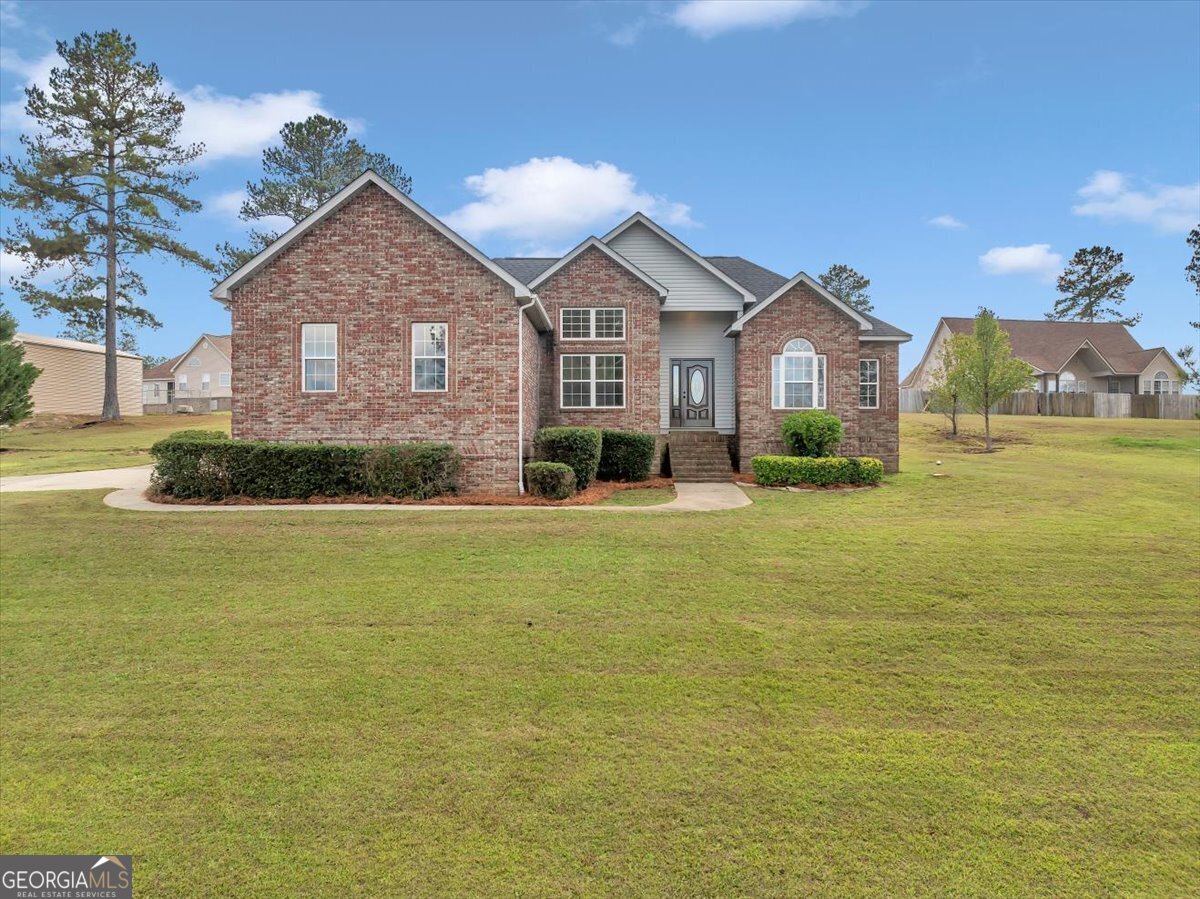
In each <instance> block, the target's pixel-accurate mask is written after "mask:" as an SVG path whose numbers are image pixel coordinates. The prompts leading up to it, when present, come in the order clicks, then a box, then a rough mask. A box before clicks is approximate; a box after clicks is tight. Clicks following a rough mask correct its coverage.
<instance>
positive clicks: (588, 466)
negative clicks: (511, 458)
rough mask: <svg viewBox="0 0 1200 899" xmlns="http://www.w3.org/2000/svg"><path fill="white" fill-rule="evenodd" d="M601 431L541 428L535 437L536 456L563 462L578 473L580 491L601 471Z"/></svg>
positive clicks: (542, 459) (576, 481) (534, 451)
mask: <svg viewBox="0 0 1200 899" xmlns="http://www.w3.org/2000/svg"><path fill="white" fill-rule="evenodd" d="M600 445H601V437H600V429H599V428H542V429H541V430H540V431H538V432H537V434H536V435H535V436H534V438H533V454H534V456H535V457H536V458H537V461H539V462H562V463H564V464H566V465H570V466H571V470H572V471H574V472H575V486H576V488H578V489H579V490H585V489H587V486H588V485H589V484H590V483H592V481H594V480H595V479H596V472H597V471H598V470H599V469H600Z"/></svg>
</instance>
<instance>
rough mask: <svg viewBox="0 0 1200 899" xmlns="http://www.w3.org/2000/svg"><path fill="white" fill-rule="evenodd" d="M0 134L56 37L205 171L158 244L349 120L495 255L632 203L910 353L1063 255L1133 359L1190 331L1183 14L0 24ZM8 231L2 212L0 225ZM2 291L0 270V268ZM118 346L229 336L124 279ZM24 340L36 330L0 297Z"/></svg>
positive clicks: (1190, 112) (185, 282)
mask: <svg viewBox="0 0 1200 899" xmlns="http://www.w3.org/2000/svg"><path fill="white" fill-rule="evenodd" d="M0 25H2V26H3V27H2V33H3V38H2V45H3V58H2V66H0V70H2V71H0V75H2V79H3V80H2V84H0V103H3V106H2V107H0V116H2V118H0V126H2V133H0V140H2V143H3V147H4V151H5V152H7V153H12V152H14V150H15V149H16V142H15V135H16V134H17V133H18V132H19V130H20V129H21V127H22V121H21V113H20V107H21V105H22V98H21V93H20V89H21V87H22V86H23V85H24V84H25V83H26V82H27V81H29V80H30V79H33V80H37V79H39V78H44V77H45V72H46V71H47V70H48V67H49V66H50V65H51V64H52V63H53V59H52V57H51V55H50V54H52V52H53V40H54V39H55V38H60V39H69V38H70V37H72V36H74V35H75V34H77V33H78V32H80V31H85V30H97V29H107V28H114V27H115V28H119V29H121V30H122V31H125V32H127V33H129V34H131V35H132V36H133V37H134V38H135V39H136V40H137V42H138V45H139V51H140V54H141V56H142V57H143V58H144V59H146V60H151V61H155V62H157V63H158V64H159V66H160V68H161V70H162V72H163V74H164V76H165V77H166V78H167V79H168V80H169V81H170V83H171V84H172V85H173V86H174V88H175V89H176V90H177V91H178V92H179V94H180V96H181V97H182V98H183V99H184V101H185V103H187V105H188V110H189V111H188V119H187V122H186V125H185V127H186V129H187V131H188V134H189V136H192V137H196V138H198V139H201V140H204V141H205V142H206V143H207V144H208V147H209V152H208V154H207V156H206V157H205V159H204V160H203V161H202V163H201V164H200V165H199V166H198V171H199V178H198V179H197V181H196V182H195V185H194V190H193V192H194V195H195V196H197V197H198V198H199V199H201V200H202V201H204V202H205V203H206V209H205V210H204V211H203V212H201V213H198V214H195V215H192V216H189V217H188V218H187V219H186V220H185V221H184V223H183V237H184V239H185V240H187V241H189V242H190V243H191V244H192V245H193V246H196V247H198V248H201V249H203V250H205V251H210V250H211V249H212V247H213V246H214V245H215V244H216V243H218V242H219V241H222V240H227V239H237V238H238V237H239V235H240V234H242V233H243V227H244V226H242V225H240V224H239V223H238V222H237V221H236V217H235V213H236V208H237V199H238V191H239V190H241V189H242V188H243V186H244V184H245V182H246V180H247V179H256V178H257V177H258V174H259V155H260V152H261V149H262V147H263V146H264V145H265V144H266V143H267V142H269V141H270V140H271V138H272V135H274V134H275V133H276V132H277V131H278V128H279V126H280V125H282V124H283V123H284V122H285V121H288V120H293V119H300V118H303V117H305V116H306V115H308V114H310V113H312V112H316V111H322V112H326V113H328V114H332V115H335V116H338V117H340V118H343V119H346V120H348V121H350V122H352V123H353V126H354V128H355V130H356V132H357V134H358V136H359V138H360V139H361V140H362V141H363V142H364V143H365V144H366V145H367V146H368V147H369V148H371V149H373V150H379V151H383V152H386V153H388V154H389V155H390V156H391V157H392V158H393V159H395V160H396V161H397V162H399V163H400V164H401V165H403V166H404V168H405V169H406V170H407V172H408V173H409V174H410V175H412V177H413V180H414V190H413V196H414V197H415V198H416V199H417V200H418V201H419V202H420V203H421V204H422V205H424V206H425V207H426V208H428V209H430V210H431V211H433V212H434V213H436V214H438V215H441V216H443V217H447V218H448V220H449V221H451V222H452V223H453V224H454V225H455V226H457V227H459V229H460V230H462V231H463V232H464V233H465V234H466V235H467V236H468V237H469V238H470V239H471V240H473V241H474V242H475V243H476V244H477V245H478V246H480V247H481V248H482V249H483V250H484V251H486V252H488V253H490V254H492V255H502V254H512V255H519V254H522V253H526V252H545V251H557V250H562V249H565V248H569V247H571V246H573V245H574V244H575V243H577V242H578V241H579V240H580V239H582V238H583V237H585V236H587V235H588V234H591V233H595V234H603V233H604V232H605V231H607V230H608V229H609V228H610V227H612V226H613V225H615V224H616V223H617V222H618V221H619V220H621V219H622V218H624V217H625V216H626V215H627V214H628V213H629V212H630V211H632V210H633V209H634V208H641V209H643V210H644V211H646V212H648V213H649V214H651V215H652V216H654V217H655V218H657V219H658V220H659V221H660V222H662V223H663V224H664V225H666V226H667V227H668V228H670V229H671V230H672V231H674V232H675V233H676V234H677V235H678V236H679V237H680V238H681V239H682V240H684V241H685V242H687V243H689V244H690V245H692V246H693V247H694V248H696V249H697V250H698V251H700V252H701V253H706V254H730V255H734V254H737V255H743V256H746V257H747V258H750V259H752V260H754V261H756V262H759V263H761V264H763V265H766V266H768V267H770V268H773V269H775V270H777V271H779V272H781V273H783V274H785V275H789V276H790V275H792V274H794V273H795V272H796V271H798V270H801V269H802V270H804V271H807V272H808V273H810V274H812V275H817V274H819V273H821V272H822V271H824V270H825V269H826V268H827V267H828V266H829V265H830V264H831V263H836V262H843V263H847V264H849V265H852V266H854V267H855V268H857V269H858V270H860V271H861V272H863V273H864V274H866V275H867V276H869V277H870V278H871V280H872V295H873V298H874V301H875V305H876V313H877V314H879V315H881V316H882V317H884V318H886V319H888V320H890V321H892V322H894V323H896V324H898V325H900V326H901V327H904V328H905V329H906V330H909V331H911V332H913V334H914V335H915V339H914V341H913V342H912V343H911V344H909V345H907V346H906V347H905V348H904V355H903V363H904V365H903V367H904V368H905V369H907V368H908V366H909V365H911V364H913V363H914V362H915V361H916V359H917V358H918V357H919V355H920V353H921V351H922V349H923V347H924V344H925V341H926V340H927V339H928V337H929V335H930V333H931V331H932V328H933V326H934V324H935V323H936V320H937V317H938V316H939V315H943V314H958V315H965V314H970V313H972V312H973V311H974V310H975V309H976V307H978V306H979V305H981V304H984V305H988V306H990V307H991V308H993V309H995V310H996V311H997V312H999V313H1000V314H1001V315H1002V316H1006V317H1013V318H1038V317H1041V315H1042V313H1044V312H1046V311H1048V310H1049V309H1050V307H1051V304H1052V302H1053V298H1054V295H1055V291H1054V286H1053V276H1054V275H1055V274H1056V272H1057V269H1059V268H1061V265H1062V263H1063V262H1065V260H1066V259H1068V258H1069V257H1070V256H1071V254H1072V253H1073V252H1074V251H1075V250H1076V249H1077V248H1079V247H1080V246H1087V245H1091V244H1094V243H1099V244H1110V245H1112V246H1113V247H1114V248H1116V249H1118V250H1120V251H1123V252H1124V253H1125V258H1126V267H1127V268H1128V269H1129V270H1130V271H1131V272H1132V273H1133V274H1134V275H1135V277H1136V280H1135V282H1134V284H1133V286H1132V287H1131V289H1130V291H1129V301H1128V302H1127V304H1126V306H1127V308H1128V309H1130V310H1132V311H1140V312H1143V313H1144V314H1145V320H1144V322H1143V323H1142V324H1141V325H1140V326H1139V327H1138V328H1137V329H1136V331H1135V333H1136V335H1137V337H1138V338H1139V340H1141V342H1142V343H1143V344H1144V345H1146V346H1158V345H1166V346H1168V347H1169V348H1171V349H1175V348H1176V347H1177V346H1178V345H1179V344H1180V343H1182V342H1184V341H1187V340H1190V339H1191V338H1192V335H1191V334H1190V333H1189V330H1188V329H1187V326H1186V322H1187V320H1188V319H1190V318H1196V317H1197V315H1198V314H1200V309H1198V301H1197V296H1196V294H1195V292H1194V291H1193V289H1192V288H1191V286H1190V285H1189V284H1188V283H1187V282H1186V281H1185V280H1184V274H1183V268H1184V265H1185V264H1186V262H1187V259H1188V255H1189V254H1188V249H1187V247H1186V244H1185V242H1184V238H1185V234H1186V230H1187V227H1188V225H1189V224H1195V223H1196V222H1197V221H1198V220H1200V4H1197V3H1166V4H1158V3H1148V2H1138V3H1128V4H1118V3H1065V4H1055V3H1036V4H1035V3H997V4H991V3H962V4H954V3H929V4H925V3H898V2H894V3H878V2H876V3H839V2H828V3H823V2H811V0H796V2H784V3H778V4H771V3H746V2H743V3H679V2H669V3H635V2H630V3H591V2H564V3H550V2H543V3H499V2H492V3H484V4H478V5H473V4H464V3H459V4H449V3H448V4H429V5H423V4H404V5H401V4H395V5H389V4H383V3H378V4H361V5H358V4H354V3H338V4H329V5H324V4H317V3H309V4H287V3H264V4H255V3H238V4H222V3H206V4H188V3H150V2H142V3H114V2H106V3H70V2H56V3H36V2H20V0H18V2H16V3H13V2H8V0H4V2H3V3H0ZM5 218H6V219H7V218H8V215H7V213H6V214H5ZM5 261H6V263H7V265H6V268H8V269H9V270H10V271H11V266H12V261H11V260H7V259H6V260H5ZM145 271H146V274H147V277H148V281H149V285H150V288H151V295H150V297H149V302H148V305H149V306H150V307H151V308H152V309H153V310H154V311H155V312H156V313H157V314H158V316H159V317H160V318H161V319H162V321H163V325H164V326H163V328H162V329H161V330H160V331H145V332H142V333H141V334H140V335H139V337H140V344H141V347H142V349H143V351H144V352H149V353H157V354H164V355H166V354H174V353H177V352H181V351H182V350H183V349H185V348H186V346H187V345H188V344H189V343H190V342H191V340H192V339H194V337H195V336H196V335H197V333H198V332H199V331H201V330H207V331H212V332H219V333H224V332H227V331H228V316H227V314H226V313H225V312H224V310H223V309H222V308H221V307H220V305H219V304H217V303H216V302H215V301H213V300H211V299H209V298H208V291H209V288H210V286H211V283H210V281H211V279H210V278H209V277H208V276H206V275H205V274H203V273H202V272H199V271H194V270H185V269H181V268H180V267H178V266H177V265H175V264H170V263H168V264H159V263H148V264H147V265H146V267H145ZM5 283H6V286H5V300H6V304H7V305H8V306H9V307H10V308H12V309H13V311H14V312H15V313H16V314H17V316H18V318H19V320H20V322H21V326H22V327H23V328H24V329H26V330H30V331H35V332H41V333H54V332H55V331H56V330H57V328H58V325H57V323H56V322H53V321H51V320H37V319H34V318H33V317H32V315H31V314H30V312H29V310H28V308H27V307H23V306H22V305H21V304H20V303H19V302H17V301H16V299H15V297H13V296H12V294H11V291H9V290H8V289H7V278H5Z"/></svg>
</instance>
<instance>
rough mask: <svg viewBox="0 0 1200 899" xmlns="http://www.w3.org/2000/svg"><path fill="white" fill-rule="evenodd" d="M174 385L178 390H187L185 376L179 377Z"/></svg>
mask: <svg viewBox="0 0 1200 899" xmlns="http://www.w3.org/2000/svg"><path fill="white" fill-rule="evenodd" d="M177 381H178V383H177V384H176V385H175V386H176V387H177V388H178V389H179V390H187V375H180V376H179V377H178V379H177Z"/></svg>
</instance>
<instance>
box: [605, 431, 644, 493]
mask: <svg viewBox="0 0 1200 899" xmlns="http://www.w3.org/2000/svg"><path fill="white" fill-rule="evenodd" d="M653 464H654V435H653V434H643V433H641V432H639V431H603V432H602V435H601V439H600V469H599V472H598V473H597V477H599V478H600V480H602V481H644V480H646V478H648V477H650V467H651V466H652V465H653Z"/></svg>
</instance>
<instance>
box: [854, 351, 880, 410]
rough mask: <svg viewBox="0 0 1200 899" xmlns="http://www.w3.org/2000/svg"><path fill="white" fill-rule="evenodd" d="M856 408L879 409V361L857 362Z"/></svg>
mask: <svg viewBox="0 0 1200 899" xmlns="http://www.w3.org/2000/svg"><path fill="white" fill-rule="evenodd" d="M858 408H860V409H878V408H879V360H878V359H859V360H858Z"/></svg>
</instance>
